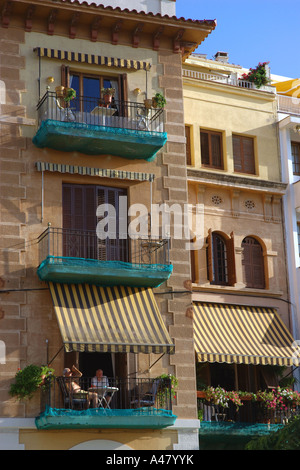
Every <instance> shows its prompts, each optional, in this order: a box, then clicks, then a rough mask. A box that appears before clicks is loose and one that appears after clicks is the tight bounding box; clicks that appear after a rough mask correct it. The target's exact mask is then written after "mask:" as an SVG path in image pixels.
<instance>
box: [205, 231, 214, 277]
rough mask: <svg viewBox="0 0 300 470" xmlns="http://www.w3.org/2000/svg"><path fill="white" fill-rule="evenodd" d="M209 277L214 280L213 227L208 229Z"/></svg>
mask: <svg viewBox="0 0 300 470" xmlns="http://www.w3.org/2000/svg"><path fill="white" fill-rule="evenodd" d="M206 252H207V277H208V280H209V282H213V280H214V272H213V240H212V231H211V228H210V229H209V230H208V236H207V251H206Z"/></svg>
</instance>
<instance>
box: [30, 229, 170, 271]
mask: <svg viewBox="0 0 300 470" xmlns="http://www.w3.org/2000/svg"><path fill="white" fill-rule="evenodd" d="M38 242H39V261H40V263H41V262H42V261H43V260H45V259H46V258H47V257H49V256H51V257H58V258H62V257H65V258H81V259H92V260H98V261H123V262H127V263H132V264H136V265H143V264H146V265H169V264H170V259H169V239H163V238H149V237H142V238H129V236H128V235H127V234H125V235H123V236H121V235H119V236H118V237H117V238H115V239H114V238H107V239H105V240H100V239H99V238H98V237H97V234H96V230H75V229H64V228H55V227H48V228H47V229H46V230H45V231H44V232H43V233H42V234H41V235H40V236H39V241H38Z"/></svg>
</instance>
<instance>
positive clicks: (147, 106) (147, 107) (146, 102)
mask: <svg viewBox="0 0 300 470" xmlns="http://www.w3.org/2000/svg"><path fill="white" fill-rule="evenodd" d="M144 106H145V108H146V109H150V108H152V99H149V100H148V99H147V100H144Z"/></svg>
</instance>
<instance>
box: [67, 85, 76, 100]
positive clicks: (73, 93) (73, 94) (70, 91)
mask: <svg viewBox="0 0 300 470" xmlns="http://www.w3.org/2000/svg"><path fill="white" fill-rule="evenodd" d="M74 98H76V91H75V90H74V88H66V89H65V97H64V100H65V102H66V103H70V101H71V100H74Z"/></svg>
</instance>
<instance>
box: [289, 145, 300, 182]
mask: <svg viewBox="0 0 300 470" xmlns="http://www.w3.org/2000/svg"><path fill="white" fill-rule="evenodd" d="M295 147H297V150H298V155H297V161H296V158H295V157H296V155H295V154H294V151H293V150H294V148H295ZM291 154H292V164H293V175H295V176H300V142H296V141H292V142H291ZM296 168H297V169H298V171H297V170H296Z"/></svg>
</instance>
